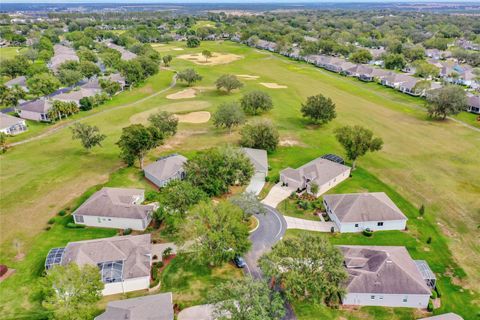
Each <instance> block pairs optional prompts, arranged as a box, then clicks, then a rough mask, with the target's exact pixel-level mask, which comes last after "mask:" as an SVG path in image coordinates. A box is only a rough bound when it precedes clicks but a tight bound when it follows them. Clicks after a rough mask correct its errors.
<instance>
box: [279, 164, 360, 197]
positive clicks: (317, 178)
mask: <svg viewBox="0 0 480 320" xmlns="http://www.w3.org/2000/svg"><path fill="white" fill-rule="evenodd" d="M350 170H351V168H350V167H347V166H345V165H343V164H340V163H336V162H334V161H330V160H327V159H323V158H317V159H315V160H312V161H310V162H309V163H307V164H304V165H303V166H301V167H300V168H298V169H292V168H286V169H283V170H282V171H280V182H282V184H284V185H286V186H288V187H290V188H293V189H296V190H297V191H302V190H306V191H307V192H308V193H311V186H312V185H313V184H316V185H317V186H318V192H316V194H315V196H317V197H318V196H319V195H321V194H323V193H325V192H327V191H328V190H330V189H331V188H333V187H335V186H336V185H338V184H339V183H340V182H342V181H343V180H345V179H347V178H348V177H349V176H350Z"/></svg>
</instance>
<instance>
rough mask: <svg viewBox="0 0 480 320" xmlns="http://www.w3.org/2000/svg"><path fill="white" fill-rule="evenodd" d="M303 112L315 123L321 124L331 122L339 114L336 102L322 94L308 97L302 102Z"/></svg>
mask: <svg viewBox="0 0 480 320" xmlns="http://www.w3.org/2000/svg"><path fill="white" fill-rule="evenodd" d="M301 112H302V115H303V116H304V117H308V118H310V120H311V121H312V122H313V123H320V124H325V123H327V122H330V121H332V120H333V119H335V118H336V116H337V113H336V112H335V103H334V102H333V101H332V99H330V98H327V97H325V96H324V95H322V94H318V95H316V96H311V97H308V98H307V101H306V102H305V103H302V108H301Z"/></svg>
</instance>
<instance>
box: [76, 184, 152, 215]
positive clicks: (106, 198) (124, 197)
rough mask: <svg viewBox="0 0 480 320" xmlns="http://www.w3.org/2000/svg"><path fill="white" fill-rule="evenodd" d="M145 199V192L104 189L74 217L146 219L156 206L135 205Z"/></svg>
mask: <svg viewBox="0 0 480 320" xmlns="http://www.w3.org/2000/svg"><path fill="white" fill-rule="evenodd" d="M143 197H144V190H141V189H125V188H102V190H100V191H97V192H95V193H94V194H93V195H92V196H91V197H90V198H88V200H87V201H85V202H84V203H83V204H82V205H81V206H80V207H78V209H77V210H75V212H73V214H74V215H81V216H100V217H116V218H128V219H145V218H146V217H147V216H148V214H149V213H151V212H152V211H153V210H155V204H148V205H140V204H135V203H136V202H138V199H140V198H143Z"/></svg>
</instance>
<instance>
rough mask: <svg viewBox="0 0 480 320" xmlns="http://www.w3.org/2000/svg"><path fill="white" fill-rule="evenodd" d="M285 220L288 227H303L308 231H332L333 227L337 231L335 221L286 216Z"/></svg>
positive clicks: (302, 228)
mask: <svg viewBox="0 0 480 320" xmlns="http://www.w3.org/2000/svg"><path fill="white" fill-rule="evenodd" d="M284 218H285V221H286V222H287V229H301V230H308V231H317V232H331V229H332V227H333V228H334V230H335V231H337V226H336V225H335V223H334V222H331V221H328V222H322V221H313V220H306V219H299V218H293V217H288V216H284Z"/></svg>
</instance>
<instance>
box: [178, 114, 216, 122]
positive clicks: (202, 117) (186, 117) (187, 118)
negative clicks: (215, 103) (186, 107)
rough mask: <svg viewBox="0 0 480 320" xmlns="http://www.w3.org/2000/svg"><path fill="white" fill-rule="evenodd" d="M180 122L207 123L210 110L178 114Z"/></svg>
mask: <svg viewBox="0 0 480 320" xmlns="http://www.w3.org/2000/svg"><path fill="white" fill-rule="evenodd" d="M175 116H176V117H177V119H178V122H184V123H205V122H208V120H210V112H208V111H197V112H190V113H187V114H176V115H175Z"/></svg>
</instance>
